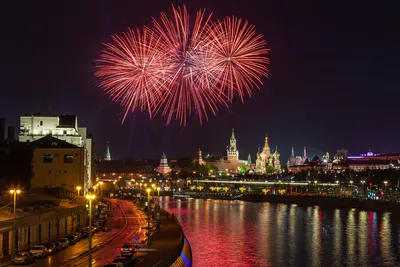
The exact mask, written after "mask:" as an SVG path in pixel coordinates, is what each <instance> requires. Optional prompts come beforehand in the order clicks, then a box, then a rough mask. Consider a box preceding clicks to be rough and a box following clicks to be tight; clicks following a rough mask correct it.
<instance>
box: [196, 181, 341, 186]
mask: <svg viewBox="0 0 400 267" xmlns="http://www.w3.org/2000/svg"><path fill="white" fill-rule="evenodd" d="M193 182H194V183H205V184H234V185H287V186H312V185H313V186H334V187H337V186H340V184H339V183H318V182H315V181H314V182H311V181H279V180H278V181H268V180H266V181H260V180H257V181H248V180H193Z"/></svg>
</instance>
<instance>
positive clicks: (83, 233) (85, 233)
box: [77, 229, 89, 238]
mask: <svg viewBox="0 0 400 267" xmlns="http://www.w3.org/2000/svg"><path fill="white" fill-rule="evenodd" d="M77 233H80V234H81V238H86V237H88V235H89V233H88V232H86V231H85V230H83V229H79V230H78V231H77Z"/></svg>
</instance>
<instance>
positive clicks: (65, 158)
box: [64, 154, 74, 163]
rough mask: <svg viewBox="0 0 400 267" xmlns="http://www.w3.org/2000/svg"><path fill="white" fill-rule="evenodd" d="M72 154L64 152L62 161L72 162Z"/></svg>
mask: <svg viewBox="0 0 400 267" xmlns="http://www.w3.org/2000/svg"><path fill="white" fill-rule="evenodd" d="M73 162H74V155H73V154H64V163H73Z"/></svg>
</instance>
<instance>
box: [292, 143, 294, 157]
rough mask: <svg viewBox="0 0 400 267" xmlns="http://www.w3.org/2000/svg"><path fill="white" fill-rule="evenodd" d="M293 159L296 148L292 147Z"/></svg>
mask: <svg viewBox="0 0 400 267" xmlns="http://www.w3.org/2000/svg"><path fill="white" fill-rule="evenodd" d="M292 158H294V147H293V146H292Z"/></svg>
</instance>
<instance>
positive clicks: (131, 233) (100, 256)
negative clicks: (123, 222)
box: [93, 202, 147, 266]
mask: <svg viewBox="0 0 400 267" xmlns="http://www.w3.org/2000/svg"><path fill="white" fill-rule="evenodd" d="M126 206H127V207H126V211H127V213H126V216H127V219H128V226H127V231H126V233H125V234H124V235H121V236H119V238H118V239H116V240H115V242H112V243H111V244H110V245H109V246H107V252H108V253H102V252H101V251H99V253H97V252H96V253H95V254H94V260H95V262H94V264H93V266H103V265H104V264H106V263H110V262H112V261H113V260H114V258H115V257H116V256H120V255H121V246H122V245H123V244H125V243H133V242H134V240H135V236H136V235H139V237H140V240H143V234H142V233H143V232H144V231H143V230H141V228H142V227H145V226H147V221H146V220H145V217H144V216H143V214H142V213H141V212H140V211H138V210H137V209H136V206H135V205H133V204H132V203H130V202H127V203H126Z"/></svg>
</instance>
